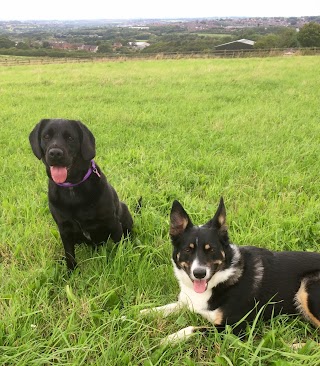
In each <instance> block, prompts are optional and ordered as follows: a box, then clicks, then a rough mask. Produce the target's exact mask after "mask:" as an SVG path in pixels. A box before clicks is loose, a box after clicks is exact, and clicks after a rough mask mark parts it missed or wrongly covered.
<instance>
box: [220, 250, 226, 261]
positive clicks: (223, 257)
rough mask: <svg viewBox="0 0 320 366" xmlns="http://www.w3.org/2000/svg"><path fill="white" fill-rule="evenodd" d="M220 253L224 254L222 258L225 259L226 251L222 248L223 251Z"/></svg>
mask: <svg viewBox="0 0 320 366" xmlns="http://www.w3.org/2000/svg"><path fill="white" fill-rule="evenodd" d="M220 253H221V255H222V258H223V259H225V258H226V253H225V252H224V251H223V250H221V252H220Z"/></svg>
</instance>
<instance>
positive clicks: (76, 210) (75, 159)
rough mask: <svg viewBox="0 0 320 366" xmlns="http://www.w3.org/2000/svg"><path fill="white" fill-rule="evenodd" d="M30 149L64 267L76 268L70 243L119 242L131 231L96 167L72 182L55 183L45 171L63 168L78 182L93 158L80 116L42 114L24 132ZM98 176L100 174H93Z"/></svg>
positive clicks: (127, 214) (122, 205) (125, 209)
mask: <svg viewBox="0 0 320 366" xmlns="http://www.w3.org/2000/svg"><path fill="white" fill-rule="evenodd" d="M29 140H30V144H31V147H32V151H33V153H34V154H35V156H36V157H37V158H38V159H41V160H42V161H43V163H44V165H45V167H46V172H47V175H48V177H49V191H48V197H49V208H50V211H51V214H52V216H53V218H54V220H55V222H56V223H57V225H58V228H59V232H60V235H61V239H62V242H63V246H64V250H65V257H66V263H67V267H68V269H69V270H73V269H74V268H75V267H76V260H75V244H76V243H81V242H85V243H88V244H93V245H97V244H100V243H101V242H104V241H106V240H108V238H109V237H111V238H112V239H113V241H114V242H119V241H120V239H121V237H122V236H127V235H128V234H130V232H131V230H132V225H133V220H132V217H131V215H130V212H129V210H128V207H127V206H126V204H125V203H123V202H121V201H119V198H118V195H117V193H116V191H115V190H114V188H113V187H112V186H111V185H110V184H109V183H108V181H107V179H106V177H105V175H104V174H103V173H102V172H101V170H100V168H99V167H98V166H97V172H98V174H95V173H92V174H91V175H90V177H89V178H88V179H87V180H86V181H84V182H83V183H81V184H79V185H77V186H75V187H61V186H59V185H57V184H56V183H55V182H54V181H53V179H52V176H51V172H50V166H59V167H67V172H68V173H67V181H68V182H69V183H79V182H80V181H81V180H82V179H83V177H84V176H85V174H86V173H87V171H88V169H89V167H90V164H91V163H90V161H91V159H93V158H94V157H95V138H94V136H93V134H92V133H91V132H90V131H89V129H88V128H87V127H86V126H85V125H84V124H83V123H81V122H80V121H72V120H64V119H43V120H41V121H40V122H39V123H38V124H37V125H36V126H35V127H34V129H33V131H32V132H31V133H30V136H29ZM99 175H100V177H99Z"/></svg>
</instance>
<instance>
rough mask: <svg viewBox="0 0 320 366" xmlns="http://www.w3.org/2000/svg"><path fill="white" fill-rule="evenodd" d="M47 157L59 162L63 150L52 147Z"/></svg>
mask: <svg viewBox="0 0 320 366" xmlns="http://www.w3.org/2000/svg"><path fill="white" fill-rule="evenodd" d="M48 155H49V157H50V158H51V159H54V160H59V159H62V158H63V150H62V149H60V148H58V147H53V148H51V149H50V150H49V152H48Z"/></svg>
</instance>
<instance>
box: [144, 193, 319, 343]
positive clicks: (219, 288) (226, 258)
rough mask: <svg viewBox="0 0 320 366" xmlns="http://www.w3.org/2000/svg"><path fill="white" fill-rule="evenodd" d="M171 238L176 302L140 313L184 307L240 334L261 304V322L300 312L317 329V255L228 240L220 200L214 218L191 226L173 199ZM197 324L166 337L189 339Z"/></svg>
mask: <svg viewBox="0 0 320 366" xmlns="http://www.w3.org/2000/svg"><path fill="white" fill-rule="evenodd" d="M170 237H171V241H172V245H173V254H172V262H173V268H174V274H175V276H176V278H177V280H178V283H179V286H180V294H179V298H178V301H177V302H175V303H172V304H168V305H165V306H160V307H157V308H152V309H145V310H142V311H141V313H144V314H145V313H150V312H153V311H156V312H161V313H162V314H163V316H168V315H170V314H171V313H173V312H177V311H178V310H179V309H180V308H181V307H183V306H186V307H187V308H189V309H190V310H191V311H194V312H196V313H198V314H200V315H202V316H203V317H204V318H205V319H207V320H209V321H210V322H211V323H212V324H214V325H215V326H216V327H217V328H218V329H221V328H222V329H224V327H225V326H226V324H230V325H234V324H236V326H235V329H234V331H236V332H238V331H241V330H242V329H243V327H245V324H246V322H247V321H252V320H253V319H254V318H255V316H256V315H257V313H258V312H259V311H260V310H261V309H262V308H264V309H262V310H263V311H262V318H263V319H265V320H268V319H270V318H271V317H272V316H275V315H278V314H301V315H302V316H303V317H304V318H306V319H307V320H308V321H310V322H311V323H312V324H313V325H314V326H315V327H320V254H319V253H309V252H274V251H270V250H267V249H262V248H257V247H252V246H243V247H238V246H236V245H234V244H232V243H231V242H230V240H229V235H228V231H227V226H226V209H225V205H224V202H223V198H221V199H220V204H219V207H218V209H217V212H216V213H215V215H214V216H213V218H212V219H211V220H209V221H208V222H207V223H206V224H204V225H201V226H197V225H194V224H193V223H192V221H191V220H190V218H189V216H188V214H187V213H186V211H185V210H184V208H183V207H182V205H181V204H180V203H179V202H178V201H174V202H173V205H172V209H171V214H170ZM244 318H245V320H246V321H243V322H240V321H241V320H242V319H244ZM237 323H238V324H237ZM239 323H240V324H239ZM198 328H199V327H194V326H190V327H187V328H184V329H182V330H180V331H179V332H177V333H174V334H171V335H170V336H168V337H167V338H166V339H165V340H164V341H165V342H167V341H177V340H179V339H185V338H188V337H189V336H190V335H192V334H193V333H194V332H195V331H196V330H197V329H198Z"/></svg>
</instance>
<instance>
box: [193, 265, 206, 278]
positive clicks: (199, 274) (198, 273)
mask: <svg viewBox="0 0 320 366" xmlns="http://www.w3.org/2000/svg"><path fill="white" fill-rule="evenodd" d="M206 274H207V271H206V269H205V268H195V269H194V270H193V275H194V277H195V278H197V279H198V280H200V279H202V278H204V277H206Z"/></svg>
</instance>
